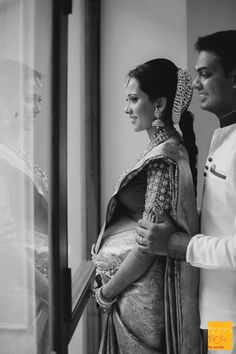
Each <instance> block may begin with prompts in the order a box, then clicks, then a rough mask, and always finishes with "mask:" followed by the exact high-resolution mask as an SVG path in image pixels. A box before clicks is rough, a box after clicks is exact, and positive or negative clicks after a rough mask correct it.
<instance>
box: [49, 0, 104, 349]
mask: <svg viewBox="0 0 236 354" xmlns="http://www.w3.org/2000/svg"><path fill="white" fill-rule="evenodd" d="M74 1H75V0H74ZM84 1H85V63H86V66H85V97H86V100H85V122H86V125H85V151H86V155H85V161H86V163H85V174H86V186H85V190H86V240H87V250H86V251H87V259H88V260H87V261H84V262H82V263H81V265H80V267H79V268H78V270H77V271H76V273H75V276H74V277H73V280H72V279H71V270H70V268H68V219H67V99H66V97H67V68H68V58H67V54H68V15H69V14H70V13H71V12H72V0H53V29H52V36H53V41H52V43H53V46H52V82H53V85H52V129H51V142H52V146H51V169H50V180H51V181H50V182H51V183H50V186H51V190H50V201H51V203H50V207H49V220H50V221H49V231H50V235H51V241H50V242H51V244H50V246H51V247H50V248H51V257H50V258H51V272H52V275H53V276H52V279H51V282H50V293H51V314H50V315H51V325H50V331H51V338H52V350H53V351H55V352H56V353H57V354H66V353H68V344H69V342H70V339H71V338H72V336H73V333H74V331H75V329H76V327H77V324H78V322H79V320H80V318H81V316H82V314H83V312H84V310H85V309H86V310H87V333H88V335H87V352H88V353H92V352H96V351H98V345H99V338H100V335H101V333H100V329H101V318H100V316H99V314H98V311H97V310H96V307H95V306H94V304H91V303H89V304H88V300H89V298H90V296H91V285H92V282H93V279H94V273H95V266H94V264H93V263H92V262H91V260H90V259H91V256H90V250H91V245H92V244H93V243H94V242H95V240H96V238H97V235H98V231H99V229H100V212H99V210H100V208H99V205H100V187H99V186H100V128H99V127H100V95H99V92H100V9H101V4H100V0H84ZM91 220H93V222H92V223H91ZM72 308H73V309H74V310H73V311H72ZM91 333H92V340H91V337H90V336H91Z"/></svg>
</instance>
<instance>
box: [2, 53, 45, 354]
mask: <svg viewBox="0 0 236 354" xmlns="http://www.w3.org/2000/svg"><path fill="white" fill-rule="evenodd" d="M41 88H42V81H41V75H40V74H39V73H38V72H36V71H34V70H31V69H30V68H29V67H28V66H26V65H23V64H21V63H19V62H17V61H13V60H2V61H0V185H1V188H0V193H1V198H0V233H1V238H0V253H1V255H0V274H1V278H0V313H1V319H0V329H1V331H0V343H1V347H2V346H3V348H4V353H6V354H7V353H35V352H37V353H47V346H48V335H47V333H46V332H47V331H48V236H47V233H48V229H47V227H48V225H47V193H48V183H47V177H46V174H45V173H44V172H43V171H42V169H41V168H40V167H39V166H37V165H36V164H35V163H34V161H33V159H32V157H31V153H30V151H26V149H25V146H24V145H25V144H24V136H25V132H26V131H30V130H32V128H33V125H34V123H35V121H36V119H37V116H38V114H39V113H40V101H41V99H42V98H41ZM36 348H38V351H37V349H36Z"/></svg>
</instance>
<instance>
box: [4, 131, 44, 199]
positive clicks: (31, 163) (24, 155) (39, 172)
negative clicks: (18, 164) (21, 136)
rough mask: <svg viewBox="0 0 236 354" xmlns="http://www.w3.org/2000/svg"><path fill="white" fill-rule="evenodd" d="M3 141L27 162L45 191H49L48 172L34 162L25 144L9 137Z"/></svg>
mask: <svg viewBox="0 0 236 354" xmlns="http://www.w3.org/2000/svg"><path fill="white" fill-rule="evenodd" d="M2 142H3V144H4V145H5V146H7V147H8V148H9V149H10V150H12V151H13V152H14V153H15V154H16V155H17V156H18V157H19V158H20V159H21V160H22V161H23V162H24V163H25V165H26V166H27V168H28V169H29V170H30V171H32V172H33V174H34V177H36V178H37V179H38V180H39V181H40V182H41V184H42V185H43V187H44V189H45V191H46V192H48V177H47V175H46V173H45V172H44V171H43V170H42V169H41V168H40V167H39V165H37V164H36V163H34V161H33V159H32V157H31V156H30V154H29V153H28V152H27V151H26V150H25V149H24V148H23V145H22V144H20V143H19V142H17V141H16V140H13V139H10V138H8V137H7V138H3V139H2Z"/></svg>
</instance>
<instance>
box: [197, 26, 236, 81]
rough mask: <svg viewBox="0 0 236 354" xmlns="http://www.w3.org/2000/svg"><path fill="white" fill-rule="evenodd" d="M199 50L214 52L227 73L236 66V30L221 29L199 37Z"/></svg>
mask: <svg viewBox="0 0 236 354" xmlns="http://www.w3.org/2000/svg"><path fill="white" fill-rule="evenodd" d="M195 49H196V50H197V51H198V52H201V51H208V52H213V53H215V54H217V55H218V57H219V58H220V61H221V64H222V67H223V69H224V72H225V75H226V76H227V75H228V74H229V73H230V71H231V70H232V69H235V68H236V30H229V31H220V32H215V33H212V34H210V35H208V36H203V37H199V38H198V40H197V42H196V43H195Z"/></svg>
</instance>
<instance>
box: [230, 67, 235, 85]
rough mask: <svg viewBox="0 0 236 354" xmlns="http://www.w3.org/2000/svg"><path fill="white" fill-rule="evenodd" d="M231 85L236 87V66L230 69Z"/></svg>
mask: <svg viewBox="0 0 236 354" xmlns="http://www.w3.org/2000/svg"><path fill="white" fill-rule="evenodd" d="M231 80H232V87H233V88H234V89H236V68H235V69H233V70H232V71H231Z"/></svg>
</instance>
